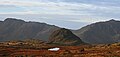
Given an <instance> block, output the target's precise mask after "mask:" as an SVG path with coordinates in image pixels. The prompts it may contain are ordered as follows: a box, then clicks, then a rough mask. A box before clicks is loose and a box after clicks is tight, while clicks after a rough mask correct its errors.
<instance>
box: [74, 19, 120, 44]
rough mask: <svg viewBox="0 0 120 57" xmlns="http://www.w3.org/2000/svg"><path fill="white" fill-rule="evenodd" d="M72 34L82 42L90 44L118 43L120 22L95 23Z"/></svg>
mask: <svg viewBox="0 0 120 57" xmlns="http://www.w3.org/2000/svg"><path fill="white" fill-rule="evenodd" d="M73 32H74V33H75V34H76V35H77V36H79V37H80V38H81V39H82V40H83V41H84V42H87V43H91V44H95V43H96V44H97V43H98V44H100V43H103V44H106V43H115V42H120V21H116V20H109V21H106V22H97V23H94V24H91V25H87V26H85V27H83V28H81V29H79V30H76V31H73Z"/></svg>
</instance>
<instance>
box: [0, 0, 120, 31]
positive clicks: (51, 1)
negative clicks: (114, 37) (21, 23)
mask: <svg viewBox="0 0 120 57" xmlns="http://www.w3.org/2000/svg"><path fill="white" fill-rule="evenodd" d="M119 4H120V0H0V20H4V19H6V18H18V19H22V20H25V21H36V22H45V23H48V24H51V25H56V26H59V27H64V28H69V29H80V28H81V27H83V26H86V25H88V24H91V23H95V22H99V21H106V20H110V19H116V20H120V16H119V15H120V5H119Z"/></svg>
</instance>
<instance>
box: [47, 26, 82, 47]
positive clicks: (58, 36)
mask: <svg viewBox="0 0 120 57" xmlns="http://www.w3.org/2000/svg"><path fill="white" fill-rule="evenodd" d="M49 41H50V43H53V44H59V45H80V44H84V42H83V41H82V40H81V39H80V38H79V37H77V36H76V35H74V34H73V33H72V32H71V31H70V30H68V29H65V28H61V29H58V30H56V31H54V32H53V33H52V34H51V36H50V38H49Z"/></svg>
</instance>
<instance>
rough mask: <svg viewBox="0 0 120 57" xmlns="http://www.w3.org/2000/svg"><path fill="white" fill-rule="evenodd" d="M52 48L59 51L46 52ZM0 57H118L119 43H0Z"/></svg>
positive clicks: (119, 53) (119, 52)
mask: <svg viewBox="0 0 120 57" xmlns="http://www.w3.org/2000/svg"><path fill="white" fill-rule="evenodd" d="M19 42H21V43H19ZM10 43H11V44H10ZM18 43H19V44H18ZM21 47H22V48H21ZM23 47H24V48H23ZM53 47H58V48H60V50H58V51H49V50H48V49H49V48H53ZM0 57H120V43H115V44H107V45H105V44H99V45H81V46H55V45H54V46H53V45H48V44H42V43H41V44H36V45H35V43H31V42H28V43H25V42H24V41H18V42H16V41H15V42H13V41H12V42H1V43H0Z"/></svg>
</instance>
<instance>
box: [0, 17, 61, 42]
mask: <svg viewBox="0 0 120 57" xmlns="http://www.w3.org/2000/svg"><path fill="white" fill-rule="evenodd" d="M58 28H59V27H57V26H54V25H48V24H46V23H39V22H25V21H23V20H18V19H14V18H7V19H5V20H4V21H0V41H7V40H24V39H30V38H34V39H41V40H44V41H46V40H48V37H49V35H50V34H51V33H52V32H53V31H54V30H57V29H58Z"/></svg>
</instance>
